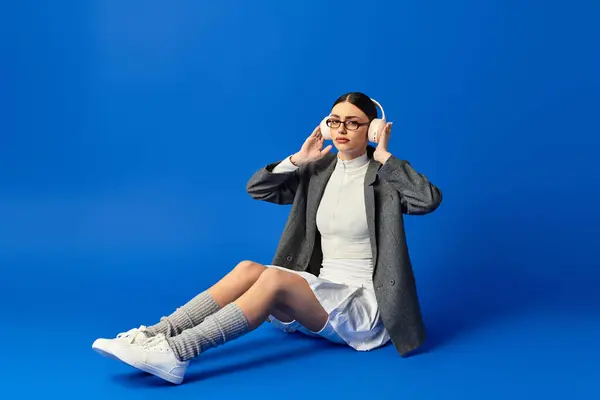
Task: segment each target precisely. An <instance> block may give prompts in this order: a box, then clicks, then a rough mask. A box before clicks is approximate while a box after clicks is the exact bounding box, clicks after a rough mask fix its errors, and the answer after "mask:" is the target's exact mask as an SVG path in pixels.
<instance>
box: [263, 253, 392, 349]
mask: <svg viewBox="0 0 600 400" xmlns="http://www.w3.org/2000/svg"><path fill="white" fill-rule="evenodd" d="M267 267H270V268H278V269H281V270H283V271H287V272H291V273H294V274H297V275H300V276H301V277H303V278H304V279H305V280H306V282H307V283H308V285H309V286H310V288H311V289H312V291H313V293H314V294H315V297H316V298H317V300H318V301H319V302H320V303H321V306H322V307H323V309H324V310H325V311H326V312H327V314H328V315H329V318H328V319H327V323H326V324H325V326H324V327H323V328H322V329H321V330H320V331H318V332H312V331H310V330H309V329H307V328H306V327H304V326H302V325H301V324H300V323H298V321H291V322H283V321H280V320H278V319H277V318H275V317H274V316H273V315H271V316H269V320H270V321H271V323H272V324H273V325H274V326H275V327H277V328H279V329H281V330H283V331H284V332H300V333H303V334H305V335H308V336H313V337H323V338H325V339H327V340H330V341H332V342H334V343H339V344H344V345H348V346H350V347H352V348H354V349H355V350H358V351H368V350H373V349H375V348H377V347H380V346H383V345H385V344H386V343H387V342H388V341H389V340H390V336H389V335H388V332H387V330H386V329H385V327H384V326H383V322H382V321H381V318H380V315H379V307H378V305H377V300H376V298H375V293H374V292H373V291H372V290H370V289H368V288H366V287H364V286H353V285H349V284H343V283H335V282H331V281H329V280H325V279H321V278H319V277H316V276H314V275H313V274H311V273H309V272H304V271H294V270H290V269H287V268H284V267H280V266H277V265H267Z"/></svg>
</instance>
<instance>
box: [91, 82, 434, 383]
mask: <svg viewBox="0 0 600 400" xmlns="http://www.w3.org/2000/svg"><path fill="white" fill-rule="evenodd" d="M376 119H377V106H376V104H375V103H374V101H373V100H372V99H370V98H369V97H368V96H366V95H364V94H362V93H356V92H352V93H347V94H344V95H343V96H341V97H340V98H338V99H337V100H336V101H335V103H334V105H333V108H332V110H331V114H330V115H329V116H328V117H327V119H326V120H325V121H324V123H325V125H320V126H318V127H317V128H315V130H314V131H313V132H312V133H311V135H310V136H309V137H308V138H307V139H306V140H305V142H304V144H303V145H302V147H301V149H300V150H299V151H298V152H297V153H294V154H293V155H291V156H290V157H287V158H286V159H284V160H283V161H280V162H276V163H272V164H269V165H267V166H265V167H263V168H261V169H260V170H259V171H257V172H256V173H255V174H254V175H253V176H252V178H251V179H250V181H249V182H248V185H247V190H248V193H249V194H250V196H252V197H253V198H254V199H258V200H264V201H267V202H271V203H275V204H292V210H291V212H290V215H289V218H288V221H287V224H286V226H285V229H284V231H283V235H282V237H281V240H280V242H279V246H278V249H277V251H276V254H275V256H274V258H273V262H272V265H262V264H260V263H257V262H252V261H242V262H240V263H239V264H238V265H237V266H236V267H235V268H233V270H232V271H231V272H229V273H228V274H227V275H225V276H224V277H223V278H222V279H221V280H220V281H219V282H217V283H216V284H215V285H214V286H212V287H210V288H208V289H207V290H205V291H204V292H202V293H200V294H198V295H197V296H196V297H194V298H193V299H191V300H190V301H189V302H188V303H187V304H185V305H183V306H181V307H180V308H177V309H176V310H175V311H174V312H173V313H172V314H171V315H169V316H168V317H166V316H165V317H162V318H161V319H160V321H159V322H158V323H157V324H155V325H153V326H149V327H146V326H141V327H139V328H135V329H132V330H130V331H128V332H125V333H120V334H119V335H117V337H116V338H114V339H98V340H96V341H95V342H94V344H93V345H92V347H93V349H94V350H96V351H98V352H99V353H101V354H103V355H106V356H109V357H113V358H116V359H119V360H121V361H123V362H125V363H127V364H129V365H131V366H133V367H136V368H138V369H141V370H143V371H146V372H149V373H151V374H154V375H156V376H159V377H161V378H163V379H165V380H167V381H169V382H172V383H176V384H178V383H181V382H182V381H183V378H184V375H185V372H186V370H187V367H188V365H189V363H190V360H191V359H193V358H195V357H197V356H198V355H200V354H201V353H203V352H205V351H207V350H209V349H210V348H213V347H216V346H219V345H222V344H224V343H225V342H229V341H231V340H234V339H236V338H238V337H240V336H242V335H245V334H247V333H249V332H251V331H253V330H254V329H256V328H257V327H259V326H260V325H261V324H262V323H263V322H265V321H269V322H271V323H273V324H274V325H275V326H277V327H278V328H280V329H282V330H284V331H286V332H294V331H298V332H302V333H304V334H307V335H311V336H316V337H323V338H325V339H328V340H330V341H332V342H335V343H339V344H343V345H348V346H351V347H352V348H354V349H356V350H359V351H367V350H372V349H375V348H378V347H380V346H383V345H384V344H386V343H387V342H389V341H390V340H391V342H392V343H393V344H394V346H395V347H396V349H397V351H398V352H399V353H400V355H402V356H405V355H406V354H407V353H408V352H410V351H412V350H414V349H416V348H418V347H419V346H420V345H421V344H422V343H423V341H424V339H425V329H424V326H423V322H422V319H421V311H420V306H419V302H418V298H417V291H416V284H415V280H414V276H413V271H412V266H411V263H410V259H409V254H408V249H407V245H406V238H405V232H404V224H403V214H414V215H422V214H427V213H430V212H432V211H434V210H435V209H436V208H437V207H438V206H439V204H440V203H441V200H442V195H441V192H440V190H439V189H438V188H437V187H436V186H434V185H433V184H432V183H430V182H429V180H428V179H427V178H426V177H425V176H424V175H422V174H420V173H418V172H416V171H415V170H414V169H413V168H412V167H411V166H410V164H409V163H408V162H407V161H404V160H401V159H398V158H396V157H395V156H394V155H392V154H391V153H390V152H389V150H388V142H389V138H390V132H391V123H385V121H381V123H380V126H381V127H380V129H378V130H377V131H376V134H377V137H376V138H373V137H371V139H372V140H373V141H376V143H377V146H376V147H372V146H370V145H369V135H370V134H371V135H372V134H373V129H372V128H373V127H371V124H373V121H374V120H376ZM378 123H379V122H378ZM321 127H324V129H325V130H327V131H328V132H326V134H327V137H328V138H329V136H330V138H331V140H333V143H334V145H335V147H336V148H337V150H338V151H337V154H334V153H333V152H331V149H332V145H328V146H326V147H324V137H323V132H322V129H321ZM370 127H371V132H369V129H370Z"/></svg>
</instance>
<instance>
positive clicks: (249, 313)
mask: <svg viewBox="0 0 600 400" xmlns="http://www.w3.org/2000/svg"><path fill="white" fill-rule="evenodd" d="M270 314H274V315H276V316H277V314H280V315H281V314H283V317H284V318H286V316H287V318H288V319H290V320H294V319H295V320H297V321H298V322H299V323H300V324H302V325H303V326H305V327H306V328H308V329H310V330H311V331H315V332H316V331H319V330H321V329H322V328H323V326H325V324H326V323H327V318H328V315H327V312H326V311H325V310H324V309H323V307H322V306H321V304H320V303H319V301H318V300H317V298H316V297H315V295H314V293H313V291H312V289H311V288H310V286H309V285H308V283H307V282H306V280H305V279H304V278H302V277H301V276H298V275H296V274H293V273H291V272H287V271H282V270H279V269H275V268H272V269H271V268H270V269H267V270H265V271H264V272H263V273H262V274H261V275H260V277H259V278H258V279H257V281H256V283H255V284H254V285H252V287H250V289H248V290H247V291H246V292H245V293H244V294H243V295H241V296H240V297H239V298H238V299H237V300H235V301H234V302H232V303H230V304H228V305H227V306H225V307H223V308H222V309H221V310H219V311H218V312H216V313H214V314H213V315H211V316H209V317H207V318H206V319H205V320H204V322H203V323H201V324H199V325H198V326H196V327H194V328H191V329H187V330H185V331H184V332H182V333H181V334H180V335H178V336H176V337H172V338H170V339H168V342H169V344H170V346H171V348H172V349H173V351H174V353H175V356H176V357H177V358H178V359H179V360H181V361H187V360H190V359H192V358H194V357H196V356H198V355H199V354H200V353H203V352H204V351H206V350H208V349H210V348H213V347H217V346H219V345H221V344H223V343H225V342H228V341H231V340H234V339H236V338H238V337H239V336H242V335H244V334H246V333H248V332H250V331H252V330H254V329H256V328H258V327H259V326H260V325H261V324H262V323H263V322H264V321H265V319H266V318H267V317H268V316H269V315H270Z"/></svg>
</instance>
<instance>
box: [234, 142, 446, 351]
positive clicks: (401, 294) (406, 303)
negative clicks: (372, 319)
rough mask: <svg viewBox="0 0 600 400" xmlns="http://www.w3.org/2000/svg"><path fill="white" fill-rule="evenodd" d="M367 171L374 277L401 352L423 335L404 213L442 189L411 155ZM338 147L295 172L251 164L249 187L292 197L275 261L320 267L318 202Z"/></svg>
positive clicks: (278, 198) (428, 205) (434, 200)
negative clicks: (253, 168) (417, 167)
mask: <svg viewBox="0 0 600 400" xmlns="http://www.w3.org/2000/svg"><path fill="white" fill-rule="evenodd" d="M374 150H375V149H374V148H373V147H372V146H368V148H367V154H368V156H369V159H370V161H369V166H368V169H367V173H366V176H365V206H366V214H367V222H368V227H369V232H370V236H371V247H372V251H373V261H374V262H373V263H374V266H375V269H374V272H373V283H374V286H375V294H376V298H377V303H378V305H379V308H380V314H381V319H382V321H383V323H384V325H385V327H386V329H387V331H388V332H389V334H390V337H391V340H392V343H393V344H394V346H395V347H396V350H397V351H398V353H400V355H401V356H403V357H405V356H407V353H408V352H410V351H413V350H414V349H416V348H418V347H420V346H421V345H422V344H423V342H424V341H425V327H424V324H423V319H422V315H421V309H420V305H419V300H418V297H417V289H416V284H415V278H414V275H413V270H412V265H411V261H410V257H409V252H408V247H407V244H406V234H405V232H404V220H403V214H412V215H423V214H428V213H430V212H432V211H434V210H435V209H436V208H437V207H438V206H439V205H440V203H441V201H442V194H441V191H440V189H438V188H437V187H436V186H434V185H433V184H431V183H430V182H429V180H428V179H427V177H425V176H424V175H422V174H420V173H418V172H416V171H415V170H414V169H413V168H412V167H411V166H410V164H409V163H408V161H405V160H400V159H398V158H396V157H395V156H393V155H392V156H391V157H390V158H389V159H388V160H387V161H386V163H385V164H384V165H382V164H381V163H379V162H377V161H375V160H374V159H373V152H374ZM336 159H337V155H336V154H335V153H329V154H327V155H326V156H325V157H323V158H322V159H321V160H319V161H316V162H313V163H310V164H306V165H303V166H301V167H300V168H298V169H297V170H296V171H294V172H288V173H277V174H276V173H273V172H272V171H273V168H275V166H276V165H277V164H279V163H280V162H281V161H278V162H275V163H272V164H269V165H267V166H265V167H263V168H261V169H260V170H258V171H256V172H255V173H254V175H253V176H252V177H251V178H250V180H249V181H248V183H247V186H246V190H247V191H248V193H249V194H250V196H251V197H252V198H254V199H256V200H264V201H267V202H271V203H275V204H292V209H291V212H290V215H289V217H288V220H287V223H286V224H285V228H284V230H283V234H282V236H281V239H280V241H279V245H278V247H277V251H276V252H275V256H274V257H273V261H272V264H274V265H279V266H282V267H285V268H289V269H291V270H296V271H308V272H310V273H312V274H313V275H315V276H318V275H319V272H320V268H321V262H322V259H323V253H322V251H321V240H320V235H319V232H318V230H317V225H316V215H317V208H318V206H319V202H320V200H321V197H322V196H323V192H324V190H325V186H326V185H327V181H328V180H329V177H330V176H331V174H332V172H333V169H334V168H335V165H336Z"/></svg>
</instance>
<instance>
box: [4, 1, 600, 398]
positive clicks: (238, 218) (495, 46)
mask: <svg viewBox="0 0 600 400" xmlns="http://www.w3.org/2000/svg"><path fill="white" fill-rule="evenodd" d="M14 3H15V4H12V5H4V6H3V8H4V11H3V12H2V13H0V22H1V23H0V26H1V28H0V29H2V58H3V60H2V63H0V76H1V79H2V90H1V91H0V96H1V97H0V101H1V102H2V107H1V109H2V111H1V118H0V271H1V275H0V314H1V315H2V324H1V326H2V329H0V343H2V345H3V350H2V356H0V359H2V360H3V362H2V363H1V364H3V365H2V367H1V368H2V369H3V370H4V372H3V373H2V381H3V382H4V384H3V385H2V389H0V391H4V392H6V393H10V392H11V391H15V393H20V394H19V396H18V397H20V398H32V397H35V396H40V395H45V394H49V393H51V394H53V395H54V394H57V395H61V396H62V398H67V397H68V398H82V397H85V398H96V397H97V398H108V397H109V396H123V397H127V398H131V399H133V398H145V399H147V398H149V396H154V397H155V398H159V397H158V396H161V397H160V398H164V396H165V395H173V396H179V397H178V398H183V397H186V396H188V397H190V398H191V397H193V398H198V396H203V397H205V396H209V395H210V396H215V395H220V396H222V397H221V398H239V396H241V395H243V394H244V393H247V392H248V391H251V392H255V393H260V394H259V395H262V396H265V397H266V398H274V397H276V396H278V395H279V394H278V393H277V391H278V390H289V389H290V388H292V392H291V393H287V394H285V396H286V397H288V398H307V396H315V397H313V398H327V397H328V395H331V397H333V396H334V395H335V396H337V395H342V396H343V397H345V398H361V396H365V395H368V396H371V398H384V396H393V397H397V398H422V399H449V398H460V399H467V398H469V399H471V398H473V399H482V398H486V399H491V398H502V399H506V398H508V397H510V398H534V397H535V398H538V397H539V398H554V396H556V397H557V398H559V397H562V396H568V398H577V399H584V398H586V399H587V398H598V396H600V387H599V386H600V383H599V380H598V360H599V356H600V348H599V346H598V343H597V339H598V337H599V335H600V299H599V297H600V296H599V295H598V294H597V293H598V292H597V288H598V286H599V285H600V269H599V263H598V261H597V256H596V254H597V249H598V245H599V244H600V242H599V235H598V228H597V227H598V226H599V224H600V211H598V208H597V206H596V203H597V198H598V196H599V195H600V193H599V186H600V185H599V179H598V178H599V173H598V167H597V164H596V162H595V161H596V160H595V155H596V149H597V147H598V144H599V140H598V135H599V134H600V124H599V122H598V115H599V114H598V112H599V111H598V110H599V109H600V95H599V89H600V77H599V72H598V71H600V56H599V54H600V51H598V43H599V40H600V33H599V29H598V27H597V23H598V20H599V18H600V4H599V3H598V2H594V1H583V0H581V1H571V2H568V3H562V4H561V3H559V2H544V1H534V0H520V1H492V2H483V1H475V0H471V1H468V0H462V1H454V2H441V1H440V2H433V3H432V2H406V1H403V2H395V1H391V0H388V1H373V2H370V3H369V2H365V1H354V0H346V1H316V0H311V1H303V2H284V1H260V2H250V1H242V0H223V1H218V2H217V1H211V2H207V1H176V2H167V1H164V2H158V1H131V0H119V1H116V0H104V1H85V2H82V1H61V2H34V1H19V2H14ZM347 91H363V92H365V93H367V94H369V95H371V96H372V97H374V98H376V99H377V100H379V101H380V102H381V103H382V104H383V106H384V107H385V109H386V113H387V115H388V119H389V120H391V121H394V129H393V132H392V136H391V142H390V146H391V151H392V152H393V153H394V154H395V155H396V156H398V157H400V158H404V159H407V160H409V161H410V162H411V164H412V165H413V167H415V168H416V169H417V170H418V171H419V172H422V173H424V174H425V175H427V176H428V177H429V178H430V179H431V180H432V181H433V182H434V183H435V184H436V185H438V186H439V187H440V188H441V190H442V191H443V194H444V202H443V204H442V206H441V207H440V208H439V209H438V210H437V211H436V212H435V213H434V214H431V215H428V216H425V217H408V218H407V219H406V229H407V232H408V237H409V246H410V251H411V257H412V260H413V263H414V267H415V274H416V277H417V282H418V285H419V294H420V298H421V301H422V305H423V311H424V315H425V319H426V322H427V325H428V327H429V342H428V345H427V346H426V348H425V349H424V351H423V353H422V354H420V355H418V356H415V357H412V358H409V359H402V358H400V357H399V356H398V355H397V353H395V350H394V349H393V348H392V347H386V348H384V349H382V350H380V351H376V352H372V353H367V354H362V353H360V354H359V353H356V352H353V351H351V350H349V349H344V348H339V347H336V346H332V345H328V344H326V343H322V342H321V341H314V340H310V339H305V338H297V337H295V336H293V337H288V336H285V335H284V334H280V333H278V332H275V331H274V330H273V329H271V328H270V327H269V326H265V327H262V328H261V329H259V331H257V332H255V334H254V335H250V336H247V337H244V338H242V339H240V340H239V341H238V342H237V343H232V344H230V345H228V346H224V347H222V348H219V349H216V350H214V351H212V352H211V353H207V354H206V355H205V356H203V357H202V358H201V359H199V360H198V362H197V363H195V364H194V365H193V366H192V369H191V370H190V377H189V378H188V382H189V384H188V385H183V386H180V387H177V388H176V389H175V388H172V387H169V385H163V384H161V383H160V382H159V381H158V379H154V378H153V377H146V376H144V375H143V374H138V373H137V372H135V371H134V370H132V369H130V368H128V367H126V366H124V365H121V364H118V363H115V361H113V360H108V359H104V358H101V357H99V356H98V355H97V354H96V353H94V352H92V350H91V343H92V341H93V340H94V339H95V338H96V337H99V336H104V337H106V336H114V335H115V334H116V333H118V332H121V331H124V330H127V329H129V328H132V327H136V326H138V325H140V324H151V323H153V322H156V321H157V320H158V318H159V317H160V316H162V315H165V314H167V313H169V312H171V311H172V310H173V309H174V308H175V307H177V306H179V305H181V304H182V303H183V302H185V301H187V300H188V299H189V298H190V297H192V296H193V295H194V294H196V293H197V292H199V291H201V290H203V289H205V288H206V287H207V286H208V285H209V284H211V283H213V282H214V281H215V280H216V279H217V278H219V277H220V276H222V275H223V274H224V273H225V272H226V271H228V270H229V269H230V268H231V267H232V266H234V265H235V264H236V263H237V262H238V261H241V260H244V259H251V260H254V261H258V262H263V263H268V262H270V261H271V257H272V255H273V253H274V250H275V247H276V245H277V242H278V240H279V235H280V233H281V231H282V228H283V225H284V223H285V219H286V217H287V213H288V212H289V208H288V207H277V206H274V205H270V204H265V203H260V202H256V201H253V200H252V199H250V197H249V196H248V195H247V194H246V193H245V184H246V182H247V180H248V179H249V178H250V176H251V175H252V173H253V172H254V171H255V170H257V169H258V168H261V167H262V166H264V165H265V164H267V163H269V162H273V161H276V160H279V159H281V158H283V157H285V156H287V155H289V154H291V153H293V152H295V151H297V150H298V148H299V147H300V145H301V144H302V142H303V140H304V138H305V137H306V136H307V135H308V134H310V132H311V131H312V129H313V128H314V127H315V126H316V125H317V124H318V122H319V121H320V120H321V118H322V117H323V116H324V115H326V113H327V112H328V111H329V109H330V106H331V104H332V102H333V101H334V100H335V98H337V96H339V95H340V94H342V93H344V92H347ZM348 368H349V369H348ZM361 376H362V377H361ZM261 382H263V383H261ZM266 386H269V387H270V388H265V387H266ZM168 390H177V391H176V392H168ZM259 390H260V392H259ZM169 393H170V394H169Z"/></svg>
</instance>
